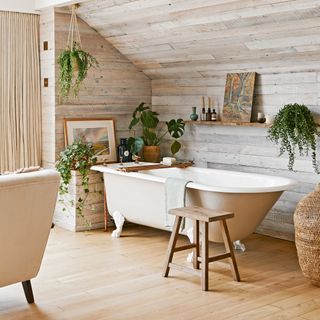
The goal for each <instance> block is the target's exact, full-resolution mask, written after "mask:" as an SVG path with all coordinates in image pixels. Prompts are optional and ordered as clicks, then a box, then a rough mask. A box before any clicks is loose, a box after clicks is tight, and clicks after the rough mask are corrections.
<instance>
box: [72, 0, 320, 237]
mask: <svg viewBox="0 0 320 320" xmlns="http://www.w3.org/2000/svg"><path fill="white" fill-rule="evenodd" d="M78 12H79V14H80V16H81V17H82V18H83V19H84V20H85V21H86V22H87V23H88V24H89V25H91V26H92V27H93V28H94V29H96V30H97V31H98V32H99V33H100V34H101V35H102V36H104V37H105V39H107V40H108V41H109V42H110V43H111V44H113V45H114V46H115V47H116V48H117V49H118V50H119V51H120V52H121V53H122V54H124V55H125V56H126V57H127V58H129V59H130V60H131V61H132V62H133V63H134V64H135V65H136V66H137V67H138V68H140V69H141V70H143V72H144V73H145V74H146V75H147V76H148V77H150V78H151V79H152V105H153V108H154V110H155V111H158V112H159V113H160V114H161V116H162V119H163V120H167V119H170V118H172V117H182V118H184V119H188V117H189V114H190V113H191V107H192V106H198V107H199V105H200V99H201V96H202V95H205V96H212V97H213V100H214V105H215V107H216V109H219V111H221V108H222V103H223V96H224V85H225V77H226V74H227V73H229V72H246V71H255V72H257V73H258V75H257V83H256V88H255V97H254V109H253V120H254V119H256V115H257V112H260V111H261V112H264V113H268V114H271V115H274V114H276V112H277V111H278V110H279V108H280V107H281V106H282V105H284V104H286V103H291V102H297V103H305V104H306V105H308V106H309V107H310V108H311V110H312V111H313V112H314V113H315V116H316V119H317V120H318V121H319V120H320V116H319V115H320V99H319V98H320V97H319V92H320V91H319V89H320V59H319V57H320V37H319V31H320V19H319V16H320V3H319V1H318V0H287V1H283V0H255V1H252V0H223V1H222V0H204V1H198V0H177V1H169V0H149V1H146V0H119V1H108V0H95V1H88V2H86V3H83V4H81V6H80V8H79V9H78ZM198 112H199V108H198ZM266 135H267V130H266V129H264V128H251V127H229V126H225V127H223V126H221V127H217V126H214V127H213V126H190V125H188V126H187V129H186V134H185V136H184V139H183V142H184V143H183V144H184V146H183V151H182V152H181V153H180V157H183V158H187V159H194V160H195V161H196V164H197V165H199V166H204V167H212V168H222V169H232V170H239V171H245V172H259V173H266V174H274V175H280V176H289V177H292V178H295V179H297V180H298V181H299V182H300V185H299V187H298V188H296V189H295V190H293V191H290V192H286V193H285V194H284V195H283V196H282V197H281V199H280V200H279V201H278V203H277V204H276V205H275V207H274V208H273V210H272V211H271V212H270V214H269V215H268V217H267V218H266V219H265V220H264V222H263V223H262V224H261V226H260V227H259V232H263V233H265V234H271V235H275V236H278V237H281V238H287V239H293V233H294V230H293V219H292V215H293V211H294V208H295V206H296V204H297V202H298V201H299V200H300V199H301V197H302V196H303V195H305V194H306V193H308V192H309V191H311V190H312V189H313V187H314V185H315V183H317V182H318V181H319V177H318V176H317V175H315V174H314V173H313V172H312V168H311V166H310V163H309V162H308V161H306V160H304V159H299V160H298V161H297V166H296V169H297V172H295V173H290V172H288V170H287V166H286V165H287V159H286V158H285V157H284V158H278V149H277V147H275V146H274V145H273V144H271V143H270V142H269V141H267V139H266Z"/></svg>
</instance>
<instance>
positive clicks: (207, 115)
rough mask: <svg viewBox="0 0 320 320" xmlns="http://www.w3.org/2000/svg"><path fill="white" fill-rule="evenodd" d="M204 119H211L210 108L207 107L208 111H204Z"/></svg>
mask: <svg viewBox="0 0 320 320" xmlns="http://www.w3.org/2000/svg"><path fill="white" fill-rule="evenodd" d="M206 121H211V108H210V107H209V108H208V111H207V113H206Z"/></svg>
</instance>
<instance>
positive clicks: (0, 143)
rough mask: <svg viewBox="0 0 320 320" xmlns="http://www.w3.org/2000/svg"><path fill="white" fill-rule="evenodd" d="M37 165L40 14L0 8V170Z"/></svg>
mask: <svg viewBox="0 0 320 320" xmlns="http://www.w3.org/2000/svg"><path fill="white" fill-rule="evenodd" d="M40 164H41V97H40V58H39V16H38V15H34V14H24V13H16V12H7V11H0V172H1V173H3V172H4V171H13V170H16V169H18V168H21V167H28V166H33V165H40Z"/></svg>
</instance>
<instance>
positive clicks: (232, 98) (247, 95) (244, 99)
mask: <svg viewBox="0 0 320 320" xmlns="http://www.w3.org/2000/svg"><path fill="white" fill-rule="evenodd" d="M255 78H256V73H255V72H245V73H228V74H227V79H226V87H225V93H224V103H223V111H222V121H227V122H250V119H251V111H252V103H253V94H254V83H255Z"/></svg>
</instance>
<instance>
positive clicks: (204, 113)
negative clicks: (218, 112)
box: [200, 107, 206, 121]
mask: <svg viewBox="0 0 320 320" xmlns="http://www.w3.org/2000/svg"><path fill="white" fill-rule="evenodd" d="M200 120H202V121H206V108H205V107H203V108H202V113H201V118H200Z"/></svg>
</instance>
